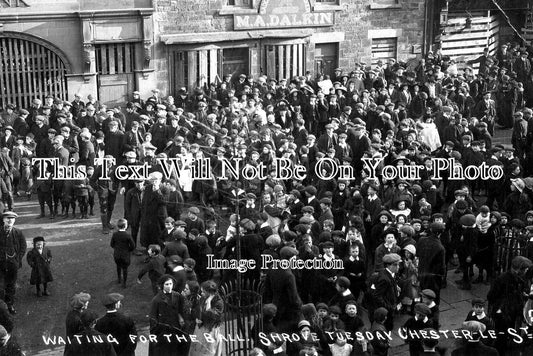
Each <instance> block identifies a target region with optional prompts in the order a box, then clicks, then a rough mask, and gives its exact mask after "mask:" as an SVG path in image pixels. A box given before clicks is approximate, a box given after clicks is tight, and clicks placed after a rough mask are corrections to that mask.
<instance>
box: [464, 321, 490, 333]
mask: <svg viewBox="0 0 533 356" xmlns="http://www.w3.org/2000/svg"><path fill="white" fill-rule="evenodd" d="M463 329H464V330H468V331H470V332H471V333H479V332H484V331H485V330H486V329H487V327H486V326H485V324H483V323H481V322H479V321H475V320H471V321H465V322H464V323H463Z"/></svg>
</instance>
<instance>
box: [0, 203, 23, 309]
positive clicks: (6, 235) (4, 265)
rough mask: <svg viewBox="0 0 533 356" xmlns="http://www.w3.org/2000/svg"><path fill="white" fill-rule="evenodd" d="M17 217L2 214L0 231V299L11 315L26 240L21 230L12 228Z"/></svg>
mask: <svg viewBox="0 0 533 356" xmlns="http://www.w3.org/2000/svg"><path fill="white" fill-rule="evenodd" d="M17 217H18V215H17V214H16V213H14V212H12V211H6V212H4V213H3V214H2V219H3V221H4V226H3V227H2V229H0V297H1V298H2V299H3V300H4V301H5V302H6V304H7V307H8V310H9V312H10V313H11V314H15V313H16V310H15V307H14V305H13V304H14V303H15V286H16V284H17V274H18V270H19V269H20V268H21V267H22V259H23V257H24V254H25V253H26V239H25V238H24V234H23V233H22V231H21V230H19V229H17V228H16V227H14V225H15V219H16V218H17Z"/></svg>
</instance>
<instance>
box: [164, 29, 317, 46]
mask: <svg viewBox="0 0 533 356" xmlns="http://www.w3.org/2000/svg"><path fill="white" fill-rule="evenodd" d="M313 33H314V31H313V30H310V29H292V30H266V31H234V32H204V33H180V34H172V35H161V42H164V43H165V44H167V45H171V44H194V43H214V42H225V41H243V40H253V39H261V38H304V37H309V36H311V35H312V34H313Z"/></svg>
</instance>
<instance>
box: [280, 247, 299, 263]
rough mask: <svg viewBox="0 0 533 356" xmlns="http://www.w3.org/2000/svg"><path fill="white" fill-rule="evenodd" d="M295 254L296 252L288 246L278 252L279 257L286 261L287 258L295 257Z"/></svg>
mask: <svg viewBox="0 0 533 356" xmlns="http://www.w3.org/2000/svg"><path fill="white" fill-rule="evenodd" d="M297 254H298V250H297V249H295V248H294V247H290V246H285V247H283V248H282V249H281V250H280V251H279V257H281V258H282V259H285V260H288V259H289V258H291V257H293V256H296V255H297Z"/></svg>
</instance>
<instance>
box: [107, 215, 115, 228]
mask: <svg viewBox="0 0 533 356" xmlns="http://www.w3.org/2000/svg"><path fill="white" fill-rule="evenodd" d="M112 215H113V212H112V211H108V212H107V227H108V228H109V230H113V229H114V228H115V225H113V224H111V216H112Z"/></svg>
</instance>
